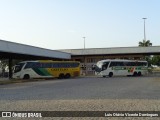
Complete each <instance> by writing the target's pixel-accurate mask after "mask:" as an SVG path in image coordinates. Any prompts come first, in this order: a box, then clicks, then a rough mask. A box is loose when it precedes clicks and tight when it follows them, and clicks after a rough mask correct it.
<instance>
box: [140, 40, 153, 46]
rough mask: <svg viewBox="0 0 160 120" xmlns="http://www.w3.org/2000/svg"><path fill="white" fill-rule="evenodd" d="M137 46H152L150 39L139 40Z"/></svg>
mask: <svg viewBox="0 0 160 120" xmlns="http://www.w3.org/2000/svg"><path fill="white" fill-rule="evenodd" d="M139 46H140V47H148V46H152V43H151V42H150V40H147V41H146V40H143V41H142V42H141V41H140V42H139Z"/></svg>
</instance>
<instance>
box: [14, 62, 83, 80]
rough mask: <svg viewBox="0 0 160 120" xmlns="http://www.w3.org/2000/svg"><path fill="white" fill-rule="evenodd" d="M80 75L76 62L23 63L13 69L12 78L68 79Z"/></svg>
mask: <svg viewBox="0 0 160 120" xmlns="http://www.w3.org/2000/svg"><path fill="white" fill-rule="evenodd" d="M79 75H80V63H79V62H77V61H51V60H39V61H23V62H20V63H18V64H16V65H15V66H14V67H13V76H12V77H13V78H20V79H30V78H52V77H56V78H70V77H76V76H79Z"/></svg>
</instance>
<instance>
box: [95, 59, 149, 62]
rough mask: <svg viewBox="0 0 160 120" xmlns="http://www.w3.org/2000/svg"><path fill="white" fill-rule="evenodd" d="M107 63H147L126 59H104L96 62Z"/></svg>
mask: <svg viewBox="0 0 160 120" xmlns="http://www.w3.org/2000/svg"><path fill="white" fill-rule="evenodd" d="M108 61H116V62H147V61H144V60H127V59H106V60H101V61H98V62H108Z"/></svg>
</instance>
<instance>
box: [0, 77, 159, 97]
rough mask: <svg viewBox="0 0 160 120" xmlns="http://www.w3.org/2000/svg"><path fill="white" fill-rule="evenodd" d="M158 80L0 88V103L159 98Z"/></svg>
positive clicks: (103, 80)
mask: <svg viewBox="0 0 160 120" xmlns="http://www.w3.org/2000/svg"><path fill="white" fill-rule="evenodd" d="M159 93H160V78H158V77H113V78H96V77H87V78H77V79H67V80H66V79H64V80H48V81H41V82H29V83H17V84H10V85H2V86H0V96H1V97H0V100H74V99H157V100H158V99H160V94H159Z"/></svg>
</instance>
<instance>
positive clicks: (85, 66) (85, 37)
mask: <svg viewBox="0 0 160 120" xmlns="http://www.w3.org/2000/svg"><path fill="white" fill-rule="evenodd" d="M83 39H84V50H83V55H84V74H85V75H86V61H85V49H86V48H85V42H86V41H85V39H86V37H83Z"/></svg>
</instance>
